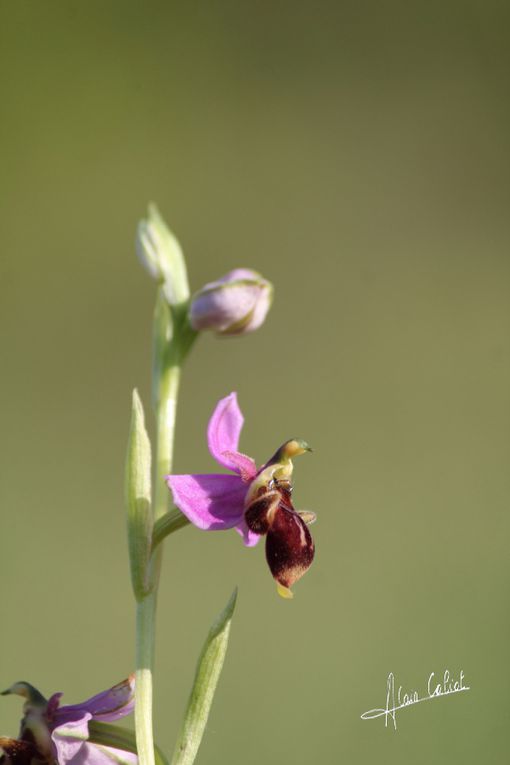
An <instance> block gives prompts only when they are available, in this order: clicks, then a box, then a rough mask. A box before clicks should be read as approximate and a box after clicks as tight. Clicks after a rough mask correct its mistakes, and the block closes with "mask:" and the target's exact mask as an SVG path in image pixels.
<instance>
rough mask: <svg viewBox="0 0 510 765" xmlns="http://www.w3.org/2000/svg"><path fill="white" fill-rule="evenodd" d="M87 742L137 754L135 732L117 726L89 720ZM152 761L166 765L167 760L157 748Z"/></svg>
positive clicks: (158, 764)
mask: <svg viewBox="0 0 510 765" xmlns="http://www.w3.org/2000/svg"><path fill="white" fill-rule="evenodd" d="M89 741H90V742H92V743H93V744H98V745H99V746H113V748H114V749H123V750H124V751H125V752H133V753H134V754H136V753H137V752H136V735H135V732H134V731H133V730H128V729H127V728H121V727H120V726H118V725H111V724H110V723H103V722H97V721H95V720H91V722H89ZM154 759H155V761H156V765H168V760H167V759H166V757H165V755H164V754H163V752H162V751H161V749H160V748H159V747H158V746H155V747H154Z"/></svg>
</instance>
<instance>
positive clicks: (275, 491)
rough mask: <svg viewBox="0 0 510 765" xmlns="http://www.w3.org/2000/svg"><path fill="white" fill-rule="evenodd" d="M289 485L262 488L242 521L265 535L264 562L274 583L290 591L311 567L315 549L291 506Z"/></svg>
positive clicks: (306, 528) (290, 488) (287, 483)
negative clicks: (265, 561)
mask: <svg viewBox="0 0 510 765" xmlns="http://www.w3.org/2000/svg"><path fill="white" fill-rule="evenodd" d="M291 495H292V486H291V485H290V483H289V482H285V484H283V485H280V484H278V482H275V483H274V485H270V487H261V489H260V490H259V491H258V493H257V496H256V497H255V498H254V499H253V501H252V502H250V504H249V505H248V507H247V508H246V512H245V520H246V524H247V526H248V528H249V529H250V530H251V531H253V532H255V533H256V534H266V535H267V536H266V560H267V563H268V565H269V569H270V571H271V573H272V575H273V577H274V578H275V579H276V581H277V582H278V583H279V584H281V585H282V586H283V587H285V588H290V587H292V585H293V584H294V582H297V580H298V579H300V578H301V577H302V576H303V574H305V573H306V571H308V569H309V568H310V566H311V565H312V561H313V558H314V554H315V546H314V543H313V539H312V536H311V534H310V532H309V530H308V527H307V525H306V523H305V521H304V520H303V519H302V518H301V516H300V515H299V514H298V513H297V512H296V510H295V509H294V506H293V504H292V499H291Z"/></svg>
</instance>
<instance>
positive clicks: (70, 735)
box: [0, 675, 138, 765]
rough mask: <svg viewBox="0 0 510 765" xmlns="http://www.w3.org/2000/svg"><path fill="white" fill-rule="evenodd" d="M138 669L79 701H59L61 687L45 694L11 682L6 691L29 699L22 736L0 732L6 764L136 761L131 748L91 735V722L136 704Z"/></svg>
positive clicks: (127, 764) (125, 764)
mask: <svg viewBox="0 0 510 765" xmlns="http://www.w3.org/2000/svg"><path fill="white" fill-rule="evenodd" d="M134 684H135V680H134V675H130V677H128V678H127V680H124V681H123V682H122V683H119V684H118V685H115V686H114V687H113V688H110V689H109V690H107V691H103V692H102V693H99V694H97V696H93V697H92V698H90V699H88V700H87V701H83V702H82V703H81V704H74V705H72V706H62V707H61V706H60V697H61V696H62V694H61V693H55V694H53V696H51V697H50V699H49V700H46V699H45V698H44V696H43V695H42V694H41V693H39V691H38V690H37V689H36V688H34V687H33V686H32V685H30V684H29V683H25V682H19V683H15V684H14V685H12V686H11V687H10V688H8V689H7V690H6V691H4V692H3V694H2V695H7V694H10V693H14V694H17V695H18V696H22V697H23V698H24V699H26V701H25V704H24V706H23V712H24V715H23V719H22V720H21V729H20V734H19V738H18V739H10V738H0V748H1V749H3V751H4V755H3V756H2V757H1V758H0V762H1V763H3V764H4V765H54V763H58V765H67V764H69V765H114V764H115V765H136V764H137V762H138V758H137V756H136V754H133V753H132V752H127V751H124V750H123V749H115V748H113V747H109V746H103V745H102V744H95V743H93V742H92V741H90V740H89V739H90V732H89V724H90V723H93V722H96V721H97V722H114V721H115V720H118V719H120V718H121V717H125V716H126V715H128V714H130V713H131V712H132V711H133V708H134V695H135V694H134Z"/></svg>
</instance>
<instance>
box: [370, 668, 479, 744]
mask: <svg viewBox="0 0 510 765" xmlns="http://www.w3.org/2000/svg"><path fill="white" fill-rule="evenodd" d="M469 690H470V687H469V685H465V684H464V672H463V671H462V670H461V671H460V674H459V677H458V679H455V678H453V677H451V675H450V672H449V670H447V669H445V671H444V674H443V680H442V682H437V679H436V673H435V672H431V673H430V675H429V679H428V682H427V695H426V696H420V695H419V693H418V691H408V692H406V693H404V692H403V689H402V686H401V685H400V686H399V687H398V691H397V692H396V693H395V676H394V674H393V672H390V674H389V675H388V680H387V683H386V706H385V707H384V709H369V711H368V712H363V714H362V715H361V719H362V720H374V719H375V718H376V717H384V724H385V726H386V727H388V718H391V719H392V720H393V727H394V729H395V730H397V712H398V710H399V709H404V707H410V706H413V705H414V704H419V703H420V702H421V701H429V700H430V699H439V698H441V697H442V696H451V695H452V694H453V693H461V691H469Z"/></svg>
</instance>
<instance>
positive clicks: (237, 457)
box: [166, 393, 315, 598]
mask: <svg viewBox="0 0 510 765" xmlns="http://www.w3.org/2000/svg"><path fill="white" fill-rule="evenodd" d="M243 422H244V418H243V415H242V413H241V410H240V408H239V405H238V403H237V396H236V394H235V393H231V394H230V395H229V396H226V398H223V399H221V400H220V401H219V402H218V404H217V405H216V408H215V410H214V412H213V414H212V417H211V419H210V421H209V426H208V428H207V444H208V447H209V451H210V453H211V455H212V456H213V457H214V459H215V460H216V461H217V462H218V463H219V464H220V465H221V466H222V467H225V468H227V469H228V470H230V471H231V473H230V474H224V473H221V474H220V473H213V474H206V475H196V474H189V475H168V476H166V482H167V485H168V487H169V489H170V490H171V492H172V494H173V498H174V502H175V504H176V506H177V507H178V508H179V510H181V512H182V513H184V515H185V516H186V517H187V518H188V520H190V521H191V523H193V524H194V525H195V526H197V527H198V528H200V529H204V530H207V531H220V530H224V529H231V528H235V529H236V531H238V532H239V533H240V534H241V535H242V537H243V540H244V543H245V545H247V546H248V547H252V546H253V545H256V544H257V542H258V541H259V539H260V536H261V535H266V559H267V562H268V564H269V568H270V570H271V573H272V575H273V577H274V578H275V580H276V582H277V587H278V592H279V593H280V595H282V596H283V597H287V598H290V597H292V592H291V590H290V587H291V586H292V585H293V584H294V582H296V581H297V580H298V579H299V578H300V577H301V576H303V574H304V573H305V572H306V571H307V570H308V568H309V567H310V565H311V564H312V561H313V557H314V544H313V540H312V537H311V535H310V532H309V530H308V528H307V524H309V523H311V522H313V521H314V520H315V515H314V514H313V513H309V512H301V513H300V512H297V511H296V510H295V509H294V507H293V505H292V501H291V493H292V484H291V481H290V478H291V475H292V457H295V456H297V455H299V454H303V453H304V452H305V451H310V447H309V446H308V444H306V443H305V442H304V441H301V440H298V439H291V440H290V441H287V442H286V443H284V444H283V446H281V447H280V448H279V449H278V450H277V451H276V453H275V454H274V455H273V457H272V458H271V459H270V460H269V461H268V462H266V464H265V465H263V466H262V467H261V468H260V470H258V469H257V466H256V464H255V462H254V460H253V459H252V458H251V457H247V456H246V455H245V454H242V453H241V452H239V451H238V445H239V436H240V434H241V430H242V427H243Z"/></svg>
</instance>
